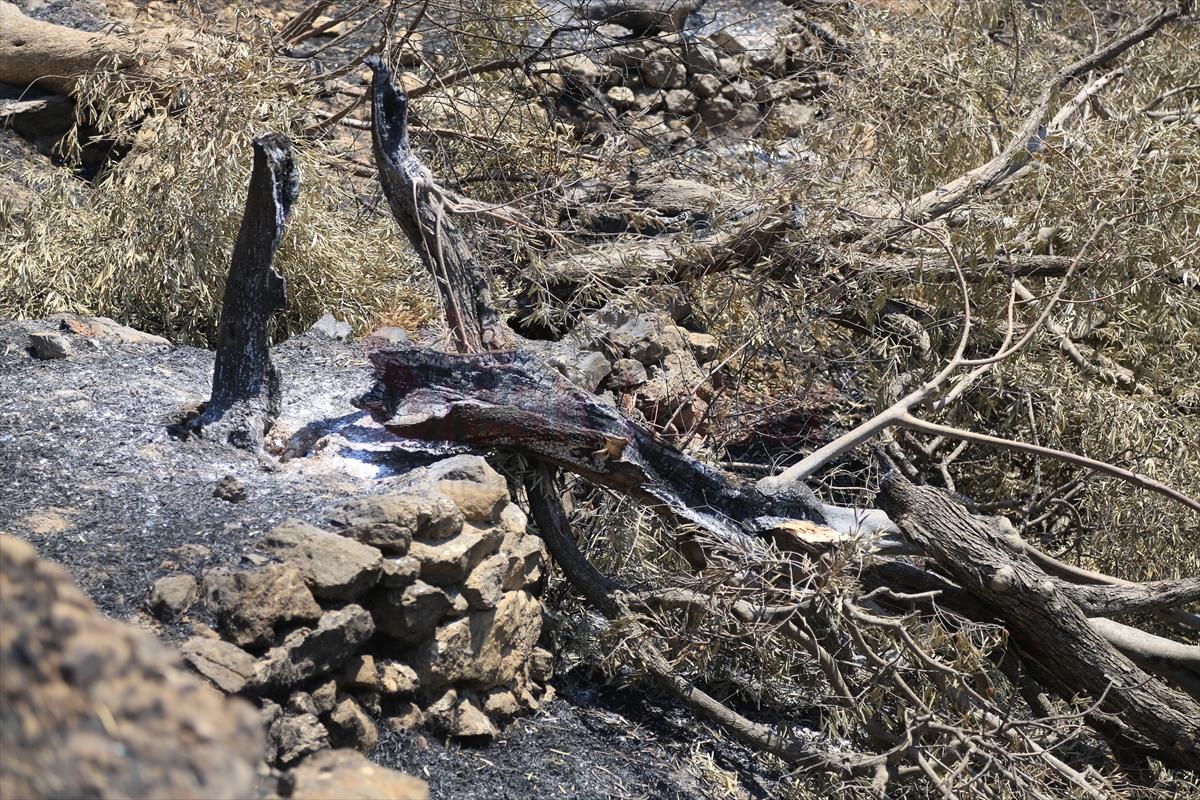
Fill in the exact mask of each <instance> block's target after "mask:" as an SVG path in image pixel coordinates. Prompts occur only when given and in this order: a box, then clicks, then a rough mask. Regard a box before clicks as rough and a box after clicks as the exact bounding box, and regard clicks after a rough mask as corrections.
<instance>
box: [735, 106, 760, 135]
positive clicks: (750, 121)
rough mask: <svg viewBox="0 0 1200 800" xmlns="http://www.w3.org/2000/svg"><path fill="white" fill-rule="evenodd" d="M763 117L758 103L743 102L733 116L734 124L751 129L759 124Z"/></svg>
mask: <svg viewBox="0 0 1200 800" xmlns="http://www.w3.org/2000/svg"><path fill="white" fill-rule="evenodd" d="M760 119H762V114H761V113H760V112H759V110H758V104H757V103H742V104H741V105H740V106H739V107H738V110H737V113H736V114H734V117H733V125H734V127H736V128H741V129H742V130H750V129H752V128H754V127H756V126H757V125H758V122H759V120H760Z"/></svg>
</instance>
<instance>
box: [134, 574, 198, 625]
mask: <svg viewBox="0 0 1200 800" xmlns="http://www.w3.org/2000/svg"><path fill="white" fill-rule="evenodd" d="M198 595H199V591H198V589H197V585H196V579H195V578H194V577H192V576H191V575H169V576H167V577H165V578H159V579H158V580H156V581H155V582H154V586H153V588H151V590H150V600H149V601H148V603H147V605H149V607H150V613H152V614H154V616H156V617H158V618H159V619H160V620H162V621H163V622H168V621H170V620H172V619H174V618H175V617H178V616H179V615H180V614H182V613H183V612H184V611H187V610H188V608H190V607H191V605H192V603H194V602H196V597H197V596H198Z"/></svg>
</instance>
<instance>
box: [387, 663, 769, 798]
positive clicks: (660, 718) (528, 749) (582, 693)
mask: <svg viewBox="0 0 1200 800" xmlns="http://www.w3.org/2000/svg"><path fill="white" fill-rule="evenodd" d="M555 683H556V685H557V687H558V698H557V699H556V700H555V701H554V702H553V703H550V704H548V705H547V706H546V707H545V709H544V710H543V711H542V712H540V713H539V714H537V715H536V716H533V717H527V718H523V719H518V720H517V721H516V722H514V723H513V724H512V725H511V726H509V728H508V729H507V730H506V731H505V733H504V735H503V736H501V737H500V738H499V739H498V740H497V741H496V742H494V743H492V744H491V745H490V746H488V747H487V748H474V747H470V746H468V745H463V744H459V743H454V742H448V743H443V742H439V741H437V740H430V739H427V738H426V737H424V736H419V735H414V734H411V733H397V732H394V731H389V730H386V729H385V730H381V731H380V733H381V736H380V741H379V744H378V745H376V747H375V749H374V750H372V752H371V760H373V761H375V762H377V763H379V764H382V765H384V766H387V767H391V768H393V769H399V770H403V771H404V772H407V773H409V774H411V775H417V776H419V777H421V778H424V779H425V780H427V781H428V782H429V791H430V796H431V797H435V798H451V797H452V798H455V800H499V799H500V798H503V799H504V800H523V799H524V798H532V797H569V798H572V799H573V800H626V799H627V798H664V799H666V798H670V800H681V799H682V798H701V797H712V796H714V791H713V788H712V785H711V784H709V783H706V782H704V781H703V780H701V779H700V778H699V777H698V776H697V775H696V774H695V773H694V772H693V771H692V768H691V767H690V765H692V764H694V763H695V762H694V761H693V759H692V755H693V751H694V749H695V748H696V742H706V743H709V745H711V744H712V743H718V744H716V745H715V746H709V745H706V746H702V749H703V750H705V751H707V752H708V753H709V754H711V756H712V758H713V761H714V764H715V766H716V767H718V768H719V769H721V770H723V771H725V772H727V773H730V774H731V775H732V776H734V777H735V778H736V786H737V788H736V789H735V790H733V791H731V792H730V793H729V794H727V795H723V796H728V797H736V798H742V799H743V800H749V799H750V798H756V799H757V798H764V799H765V798H775V797H779V796H781V787H780V785H779V782H778V781H779V776H778V775H777V774H771V773H770V772H769V771H768V770H764V769H763V768H762V767H761V766H759V758H758V757H757V756H756V755H755V754H754V753H752V752H751V751H749V750H746V749H744V748H742V747H741V746H739V745H737V744H736V743H733V742H731V741H729V740H728V739H727V738H725V737H724V736H723V735H721V734H720V733H718V732H717V731H716V730H715V729H711V728H709V727H708V726H707V725H705V724H703V723H698V722H696V720H695V719H694V718H693V717H691V716H690V715H688V714H687V713H686V712H684V711H682V710H680V709H678V708H674V707H672V706H665V705H659V704H658V703H657V702H655V700H654V699H653V698H647V697H646V696H645V695H644V694H643V693H641V692H639V691H636V690H623V689H619V688H615V687H612V686H605V685H597V684H593V683H591V682H589V681H588V680H586V679H584V678H581V677H580V678H577V677H574V676H568V677H565V678H561V679H558V680H556V681H555Z"/></svg>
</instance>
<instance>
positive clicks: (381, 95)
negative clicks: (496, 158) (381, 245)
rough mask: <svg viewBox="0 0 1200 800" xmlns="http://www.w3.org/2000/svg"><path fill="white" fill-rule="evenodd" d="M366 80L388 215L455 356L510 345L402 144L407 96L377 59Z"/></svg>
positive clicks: (475, 266)
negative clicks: (434, 302) (425, 273)
mask: <svg viewBox="0 0 1200 800" xmlns="http://www.w3.org/2000/svg"><path fill="white" fill-rule="evenodd" d="M366 63H367V65H368V66H370V67H371V69H372V70H373V71H374V77H373V78H372V80H371V144H372V149H373V150H374V153H375V164H376V166H377V167H378V169H379V182H380V183H381V184H382V185H383V193H384V195H386V196H387V199H388V205H389V206H390V207H391V209H392V216H394V217H395V218H396V222H398V223H399V224H400V228H401V229H402V230H403V231H404V234H405V236H407V237H408V240H409V241H410V242H411V243H412V246H413V248H414V249H415V250H416V251H417V254H418V255H419V256H420V257H421V261H422V262H423V263H424V264H425V268H426V269H428V270H429V274H430V275H432V276H433V279H434V281H435V282H436V283H437V288H438V293H439V294H440V295H441V298H442V306H443V309H444V311H445V314H446V322H447V323H448V324H449V325H450V331H451V333H452V334H453V336H454V340H455V344H456V347H457V349H458V351H459V352H460V353H479V352H483V351H486V350H500V349H503V348H505V347H508V346H510V344H511V341H512V333H511V331H509V330H508V327H507V326H506V325H505V324H504V323H503V322H502V321H501V320H500V316H499V314H498V313H497V312H496V307H495V305H494V304H493V302H492V293H491V289H489V288H488V281H487V274H486V273H485V272H484V270H483V268H482V267H481V266H480V265H479V263H478V262H477V261H476V260H475V258H474V256H472V255H471V249H470V247H469V246H468V245H467V242H466V240H465V239H464V238H463V236H462V234H461V233H459V232H458V229H457V228H456V227H455V226H454V223H453V221H452V220H451V219H450V216H449V215H448V214H447V212H446V208H445V202H444V200H443V196H442V190H441V189H440V188H439V187H438V185H437V183H436V182H435V181H434V179H433V176H432V175H431V174H430V172H429V169H428V168H427V167H426V166H425V165H424V164H422V163H421V161H420V159H418V158H417V157H416V155H415V154H414V153H413V151H412V148H411V147H410V146H409V140H408V95H407V94H405V93H404V91H403V90H401V89H398V88H397V87H396V86H395V85H394V84H393V83H392V76H391V72H390V71H389V70H388V68H387V67H385V66H384V65H383V62H382V61H380V60H379V59H378V58H369V59H367V62H366Z"/></svg>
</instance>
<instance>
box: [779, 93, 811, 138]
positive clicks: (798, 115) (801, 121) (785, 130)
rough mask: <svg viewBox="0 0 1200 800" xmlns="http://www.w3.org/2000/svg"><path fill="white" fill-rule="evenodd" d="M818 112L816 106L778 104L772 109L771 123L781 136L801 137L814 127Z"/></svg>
mask: <svg viewBox="0 0 1200 800" xmlns="http://www.w3.org/2000/svg"><path fill="white" fill-rule="evenodd" d="M818 111H819V110H818V109H817V107H816V106H810V105H805V104H804V103H796V102H792V101H787V102H782V103H776V104H775V106H774V107H773V108H772V109H771V116H770V122H771V124H772V125H773V126H775V127H776V128H777V129H778V131H779V134H780V135H781V136H799V135H801V134H802V133H804V131H805V130H807V129H808V128H809V127H811V126H812V124H813V121H814V120H815V119H816V118H817V114H818Z"/></svg>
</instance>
